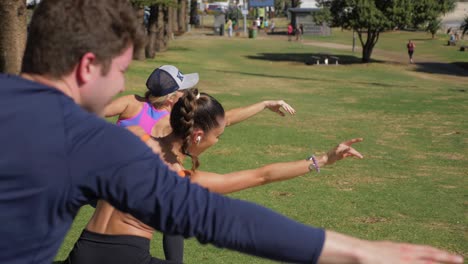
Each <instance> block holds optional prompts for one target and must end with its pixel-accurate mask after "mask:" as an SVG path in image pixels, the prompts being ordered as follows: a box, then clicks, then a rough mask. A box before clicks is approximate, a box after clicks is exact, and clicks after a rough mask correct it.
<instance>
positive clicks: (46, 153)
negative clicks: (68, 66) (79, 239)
mask: <svg viewBox="0 0 468 264" xmlns="http://www.w3.org/2000/svg"><path fill="white" fill-rule="evenodd" d="M103 89H105V88H103ZM0 148H1V150H0V263H9V264H16V263H47V264H49V263H50V262H51V261H52V260H53V257H54V256H55V254H56V252H57V250H58V248H59V247H60V244H61V242H62V240H63V238H64V237H65V235H66V232H67V230H68V229H69V228H70V225H71V223H72V221H73V218H74V217H75V216H76V214H77V212H78V209H79V208H80V207H81V206H82V205H84V204H87V203H89V202H90V201H91V200H95V199H105V200H107V201H109V202H110V203H111V204H112V205H113V206H115V207H116V208H118V209H119V210H121V211H124V212H128V213H131V214H132V215H134V216H135V217H137V218H139V219H140V220H141V221H143V222H144V223H146V224H148V225H150V226H152V227H154V228H155V229H157V230H160V231H162V232H164V233H169V234H182V235H184V236H185V237H193V236H194V237H196V238H197V239H198V241H200V242H201V243H212V244H214V245H216V246H218V247H223V248H229V249H234V250H237V251H241V252H244V253H248V254H253V255H256V256H261V257H267V258H270V259H275V260H281V261H287V262H298V263H315V262H316V261H317V259H318V257H319V256H320V253H321V250H322V246H323V243H324V239H325V232H324V230H322V229H316V228H312V227H308V226H306V225H303V224H300V223H297V222H294V221H292V220H290V219H288V218H286V217H284V216H281V215H279V214H277V213H275V212H272V211H271V210H268V209H265V208H263V207H261V206H258V205H255V204H252V203H248V202H244V201H241V200H235V199H230V198H227V197H223V196H220V195H217V194H214V193H211V192H209V191H207V190H206V189H204V188H202V187H200V186H198V185H195V184H191V183H190V182H189V180H187V179H184V178H181V177H178V176H177V175H176V173H174V172H172V171H171V170H169V169H168V168H167V166H165V165H164V163H163V162H162V161H161V160H160V159H159V157H158V156H157V155H155V154H154V153H152V151H151V150H150V149H149V148H148V147H147V146H146V145H145V144H144V143H142V142H141V141H140V140H139V139H138V138H137V137H135V136H133V135H132V134H131V133H130V132H128V131H126V130H125V129H122V128H120V127H117V126H115V125H112V124H109V123H107V122H106V121H104V120H102V119H100V118H98V117H96V116H95V115H93V114H90V113H88V112H86V111H84V110H83V109H81V108H80V107H79V106H78V105H76V104H75V103H74V102H73V100H72V99H71V98H69V97H67V96H66V95H64V94H63V93H61V92H60V91H58V90H56V89H54V88H51V87H47V86H44V85H41V84H38V83H35V82H31V81H28V80H25V79H22V78H20V77H17V76H9V75H0Z"/></svg>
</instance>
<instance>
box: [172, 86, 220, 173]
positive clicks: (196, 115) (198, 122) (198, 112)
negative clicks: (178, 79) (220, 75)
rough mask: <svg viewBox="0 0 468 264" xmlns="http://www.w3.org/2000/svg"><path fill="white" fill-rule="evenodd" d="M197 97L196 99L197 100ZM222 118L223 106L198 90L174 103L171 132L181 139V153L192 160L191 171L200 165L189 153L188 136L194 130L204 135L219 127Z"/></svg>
mask: <svg viewBox="0 0 468 264" xmlns="http://www.w3.org/2000/svg"><path fill="white" fill-rule="evenodd" d="M197 97H198V98H197ZM220 117H221V118H224V109H223V106H222V105H221V104H220V103H219V102H218V101H217V100H216V99H215V98H213V97H212V96H210V95H208V94H206V93H200V94H199V93H198V89H196V88H194V89H188V90H185V91H184V95H183V96H182V97H181V98H180V99H179V101H177V103H175V105H174V107H173V108H172V111H171V118H170V122H171V127H172V132H173V133H174V135H176V136H177V137H180V138H182V139H183V143H182V149H181V151H182V153H184V154H185V155H187V156H190V158H192V170H196V169H197V168H198V166H199V165H200V163H199V162H198V157H196V156H193V155H191V154H190V153H189V151H188V149H189V147H190V145H191V141H190V136H191V135H192V132H193V129H194V128H199V129H201V130H203V131H204V132H205V133H206V132H208V131H209V130H211V129H213V128H216V127H218V126H219V122H218V118H220Z"/></svg>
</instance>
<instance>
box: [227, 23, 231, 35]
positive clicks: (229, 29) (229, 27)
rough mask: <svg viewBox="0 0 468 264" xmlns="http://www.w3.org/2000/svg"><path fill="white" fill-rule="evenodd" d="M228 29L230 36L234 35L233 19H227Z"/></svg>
mask: <svg viewBox="0 0 468 264" xmlns="http://www.w3.org/2000/svg"><path fill="white" fill-rule="evenodd" d="M227 30H228V36H229V37H232V20H231V19H228V21H227Z"/></svg>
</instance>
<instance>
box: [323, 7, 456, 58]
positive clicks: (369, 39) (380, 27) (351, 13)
mask: <svg viewBox="0 0 468 264" xmlns="http://www.w3.org/2000/svg"><path fill="white" fill-rule="evenodd" d="M317 3H318V6H319V7H322V8H323V9H322V11H320V12H318V13H317V15H314V18H315V21H316V22H317V23H322V22H328V23H329V24H330V25H331V26H335V27H341V28H345V29H350V30H354V31H356V32H357V34H358V37H359V40H360V42H361V45H362V61H363V62H369V61H370V58H371V55H372V50H373V48H374V47H375V44H376V43H377V41H378V40H379V35H380V33H381V32H384V31H386V30H391V29H395V28H400V29H403V28H408V27H419V26H422V25H426V24H427V23H428V22H429V21H434V20H435V19H437V18H438V17H439V16H440V15H441V14H444V13H446V12H449V11H451V10H453V9H454V8H455V0H418V1H414V0H318V1H317ZM327 17H329V19H327Z"/></svg>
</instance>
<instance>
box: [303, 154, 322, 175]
mask: <svg viewBox="0 0 468 264" xmlns="http://www.w3.org/2000/svg"><path fill="white" fill-rule="evenodd" d="M306 160H309V161H312V163H310V165H309V171H312V168H313V169H315V171H316V172H317V173H320V167H319V165H318V163H317V160H316V159H315V156H314V155H312V156H310V157H308V158H307V159H306Z"/></svg>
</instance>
